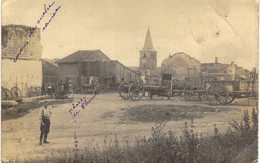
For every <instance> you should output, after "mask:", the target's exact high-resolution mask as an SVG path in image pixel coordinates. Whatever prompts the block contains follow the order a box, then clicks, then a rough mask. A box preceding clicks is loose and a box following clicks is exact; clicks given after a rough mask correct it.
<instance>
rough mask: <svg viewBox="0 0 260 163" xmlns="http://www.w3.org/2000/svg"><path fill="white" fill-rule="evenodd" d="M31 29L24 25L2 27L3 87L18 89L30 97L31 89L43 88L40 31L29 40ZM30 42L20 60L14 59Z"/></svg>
mask: <svg viewBox="0 0 260 163" xmlns="http://www.w3.org/2000/svg"><path fill="white" fill-rule="evenodd" d="M29 30H30V27H28V26H24V25H5V26H2V49H1V50H2V72H4V73H2V87H4V88H6V89H8V90H11V89H12V88H13V87H18V88H19V89H20V90H21V93H22V95H23V96H28V90H29V88H30V87H41V86H42V62H41V60H40V59H41V57H42V45H41V42H40V39H41V36H40V29H36V30H35V32H34V34H33V35H32V37H31V38H29ZM27 41H28V44H27V46H25V48H24V49H23V50H22V52H21V54H20V55H19V57H18V60H17V61H16V62H15V63H14V61H13V59H14V58H15V57H16V56H17V55H18V53H19V51H21V49H22V48H23V46H24V45H25V44H26V42H27Z"/></svg>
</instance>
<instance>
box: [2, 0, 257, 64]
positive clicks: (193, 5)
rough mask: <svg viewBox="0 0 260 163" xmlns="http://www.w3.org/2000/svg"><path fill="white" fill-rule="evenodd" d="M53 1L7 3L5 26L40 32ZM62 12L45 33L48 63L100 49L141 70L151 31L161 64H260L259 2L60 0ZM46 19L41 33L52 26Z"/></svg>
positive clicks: (244, 0) (34, 0)
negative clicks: (173, 58)
mask: <svg viewBox="0 0 260 163" xmlns="http://www.w3.org/2000/svg"><path fill="white" fill-rule="evenodd" d="M52 2H53V0H33V1H32V0H4V1H2V24H3V25H7V24H22V25H27V26H34V25H35V24H36V22H37V20H38V19H39V18H40V17H41V15H42V12H43V11H44V4H51V3H52ZM59 5H60V6H61V8H60V10H59V11H58V12H57V13H56V15H55V17H54V18H53V19H52V21H51V22H50V24H49V25H48V28H47V29H46V30H45V31H43V32H42V33H41V43H42V45H43V55H42V56H43V58H50V59H53V58H63V57H65V56H67V55H69V54H71V53H73V52H75V51H77V50H92V49H100V50H102V51H103V52H104V53H105V54H106V55H107V56H108V57H109V58H111V59H113V60H118V61H120V62H121V63H123V64H125V65H127V66H138V65H139V51H140V50H141V49H142V47H143V44H144V39H145V36H146V33H147V29H148V27H149V28H150V31H151V36H152V40H153V44H154V47H155V49H156V50H157V51H158V54H157V57H158V64H157V65H159V66H160V65H161V62H162V60H163V59H165V58H166V57H168V56H169V54H174V53H176V52H185V53H186V54H188V55H190V56H191V57H193V58H196V59H198V60H200V61H201V62H202V63H203V62H214V58H215V57H218V58H219V62H223V63H231V62H232V61H234V62H235V63H236V64H238V65H240V66H243V67H245V68H248V69H251V68H252V67H256V66H257V64H258V17H257V14H258V2H256V0H228V1H227V0H73V1H72V0H56V1H55V4H54V5H53V6H52V8H51V9H50V14H51V12H54V10H55V8H57V7H58V6H59ZM49 17H50V15H46V16H45V17H44V19H43V20H42V21H41V23H40V25H39V26H40V27H42V26H43V25H44V23H45V22H47V21H48V20H49Z"/></svg>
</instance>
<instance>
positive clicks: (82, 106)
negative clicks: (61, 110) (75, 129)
mask: <svg viewBox="0 0 260 163" xmlns="http://www.w3.org/2000/svg"><path fill="white" fill-rule="evenodd" d="M96 95H97V94H96V93H95V94H94V95H93V96H91V97H90V99H89V100H87V99H86V97H84V98H83V99H80V100H79V101H78V102H77V103H73V104H72V108H71V109H69V113H70V114H71V115H72V116H73V117H75V116H76V115H77V114H78V113H79V112H80V111H81V110H82V109H86V108H87V106H88V104H90V103H91V101H92V100H93V99H94V98H95V97H96ZM78 106H80V107H78Z"/></svg>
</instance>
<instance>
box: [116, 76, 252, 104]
mask: <svg viewBox="0 0 260 163" xmlns="http://www.w3.org/2000/svg"><path fill="white" fill-rule="evenodd" d="M223 76H227V74H199V75H197V76H193V77H186V78H185V79H184V80H178V79H175V78H174V75H173V74H162V79H161V85H147V84H144V83H143V82H142V81H141V80H140V79H139V80H138V81H132V82H130V83H125V82H122V83H121V84H120V86H119V95H120V96H121V97H122V98H123V99H131V100H135V101H137V100H141V99H142V97H143V96H144V95H145V92H148V95H149V96H150V98H151V99H152V97H153V95H158V96H166V97H167V98H168V99H170V97H173V96H183V97H184V99H185V100H186V101H190V100H192V99H194V97H195V96H196V97H197V99H198V100H200V101H206V102H208V103H209V104H212V105H216V104H221V105H226V104H230V103H232V102H233V101H234V99H235V98H246V97H255V96H257V93H256V91H257V90H254V85H255V83H256V82H255V79H256V74H254V75H253V78H252V77H251V76H250V77H249V78H248V79H244V80H236V79H234V78H230V79H227V78H223ZM241 82H244V83H245V87H246V88H244V89H242V88H241Z"/></svg>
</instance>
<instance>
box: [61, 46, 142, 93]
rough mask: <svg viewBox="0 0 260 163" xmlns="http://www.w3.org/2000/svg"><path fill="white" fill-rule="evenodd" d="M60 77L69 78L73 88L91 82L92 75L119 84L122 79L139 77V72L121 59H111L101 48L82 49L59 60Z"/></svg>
mask: <svg viewBox="0 0 260 163" xmlns="http://www.w3.org/2000/svg"><path fill="white" fill-rule="evenodd" d="M56 63H57V64H58V77H59V79H60V80H66V79H67V78H69V79H70V80H71V81H72V86H73V90H77V89H79V88H80V87H81V86H82V85H85V84H89V80H90V77H91V76H94V77H100V78H102V79H103V80H104V81H105V80H109V81H107V82H110V83H111V84H112V85H114V86H116V85H118V84H119V83H120V82H121V80H122V79H124V81H126V82H130V81H135V80H137V79H138V78H139V75H138V73H136V72H134V71H132V70H131V69H129V68H128V67H126V66H124V65H123V64H122V63H120V62H119V61H115V60H111V59H109V58H108V57H107V56H106V55H105V54H104V53H103V52H102V51H100V50H80V51H77V52H75V53H73V54H71V55H69V56H67V57H65V58H63V59H61V60H59V61H57V62H56Z"/></svg>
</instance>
